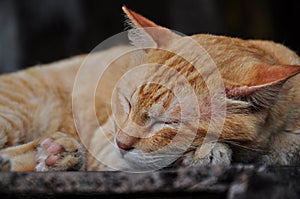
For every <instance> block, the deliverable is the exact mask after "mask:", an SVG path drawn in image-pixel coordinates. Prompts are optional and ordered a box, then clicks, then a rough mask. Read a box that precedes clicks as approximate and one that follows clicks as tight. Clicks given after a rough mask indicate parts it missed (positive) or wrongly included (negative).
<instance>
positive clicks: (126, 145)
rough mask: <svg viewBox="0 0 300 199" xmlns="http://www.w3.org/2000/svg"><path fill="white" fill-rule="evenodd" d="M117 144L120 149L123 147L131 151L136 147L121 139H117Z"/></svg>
mask: <svg viewBox="0 0 300 199" xmlns="http://www.w3.org/2000/svg"><path fill="white" fill-rule="evenodd" d="M117 145H118V147H119V148H120V149H123V150H124V151H130V150H132V149H134V147H133V146H132V145H129V144H125V143H122V142H120V141H119V140H117Z"/></svg>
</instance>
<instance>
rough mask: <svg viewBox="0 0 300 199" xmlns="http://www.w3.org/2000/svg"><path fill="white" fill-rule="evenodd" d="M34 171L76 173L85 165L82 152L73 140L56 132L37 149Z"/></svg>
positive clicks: (77, 143)
mask: <svg viewBox="0 0 300 199" xmlns="http://www.w3.org/2000/svg"><path fill="white" fill-rule="evenodd" d="M36 162H37V164H36V167H35V169H36V171H78V170H80V169H83V167H84V164H85V158H84V151H83V148H82V146H81V144H80V143H79V142H78V141H77V140H76V139H74V138H72V137H70V136H68V135H66V134H64V133H60V132H57V133H55V134H54V135H53V136H50V137H48V138H45V139H43V140H42V141H41V142H40V144H39V145H38V147H37V157H36Z"/></svg>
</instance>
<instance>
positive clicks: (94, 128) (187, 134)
mask: <svg viewBox="0 0 300 199" xmlns="http://www.w3.org/2000/svg"><path fill="white" fill-rule="evenodd" d="M123 10H124V12H125V13H126V15H127V16H128V18H129V20H130V21H131V22H130V23H131V25H132V26H133V27H134V29H133V31H132V32H130V34H129V38H130V39H131V41H132V43H133V45H134V46H135V47H134V46H116V47H113V48H111V49H108V50H105V51H101V52H97V53H92V54H90V55H81V56H76V57H73V58H70V59H67V60H63V61H59V62H55V63H52V64H49V65H47V66H35V67H32V68H29V69H27V70H24V71H19V72H16V73H12V74H5V75H2V76H1V77H0V85H1V87H0V148H2V150H1V151H0V154H1V156H0V165H1V166H0V167H1V169H2V170H11V171H53V170H54V171H58V170H94V171H99V170H111V169H117V170H127V171H146V170H154V169H159V168H163V167H167V166H169V165H171V164H175V165H179V166H181V165H183V166H189V165H204V166H207V165H215V164H221V165H229V164H231V163H232V162H244V163H259V164H279V165H291V164H299V163H300V157H299V154H300V153H299V152H300V134H299V132H300V109H299V108H298V107H299V104H300V89H299V86H300V81H299V78H300V76H299V75H298V73H299V72H300V58H299V57H298V56H297V54H296V53H294V52H293V51H291V50H289V49H288V48H286V47H285V46H283V45H280V44H276V43H273V42H271V41H260V40H242V39H237V38H230V37H225V36H214V35H204V34H199V35H193V36H191V37H187V36H180V35H179V34H176V33H173V32H172V31H170V30H169V29H167V28H164V27H161V26H159V25H156V24H155V23H154V22H152V21H150V20H148V19H146V18H144V17H143V16H141V15H139V14H137V13H135V12H134V11H131V10H130V9H128V8H126V7H123ZM116 57H118V59H115V58H116ZM83 65H84V67H82V66H83ZM107 65H109V67H106V66H107ZM135 66H140V67H135ZM100 77H101V78H100Z"/></svg>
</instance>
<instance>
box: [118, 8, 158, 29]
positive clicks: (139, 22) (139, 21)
mask: <svg viewBox="0 0 300 199" xmlns="http://www.w3.org/2000/svg"><path fill="white" fill-rule="evenodd" d="M122 10H123V11H124V12H125V14H126V15H127V16H128V18H129V19H130V20H131V21H132V22H133V23H134V25H136V26H137V27H138V28H145V27H159V26H158V25H156V24H155V23H154V22H152V21H150V20H148V19H146V18H145V17H143V16H142V15H140V14H138V13H136V12H134V11H132V10H130V9H129V8H127V7H126V6H123V7H122Z"/></svg>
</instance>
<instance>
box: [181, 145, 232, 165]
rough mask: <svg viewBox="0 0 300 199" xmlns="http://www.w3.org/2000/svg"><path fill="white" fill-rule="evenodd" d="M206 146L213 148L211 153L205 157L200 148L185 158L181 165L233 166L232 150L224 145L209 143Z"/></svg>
mask: <svg viewBox="0 0 300 199" xmlns="http://www.w3.org/2000/svg"><path fill="white" fill-rule="evenodd" d="M205 145H206V146H203V147H208V148H211V150H209V152H208V153H207V154H206V155H205V156H204V157H203V155H202V154H200V153H201V150H200V148H198V149H197V150H196V151H195V152H193V153H189V154H187V155H186V156H184V157H183V158H182V159H181V161H180V165H181V166H184V167H187V166H212V165H222V166H227V165H230V164H231V155H232V151H231V149H230V148H229V147H228V146H227V145H225V144H222V143H207V144H205Z"/></svg>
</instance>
